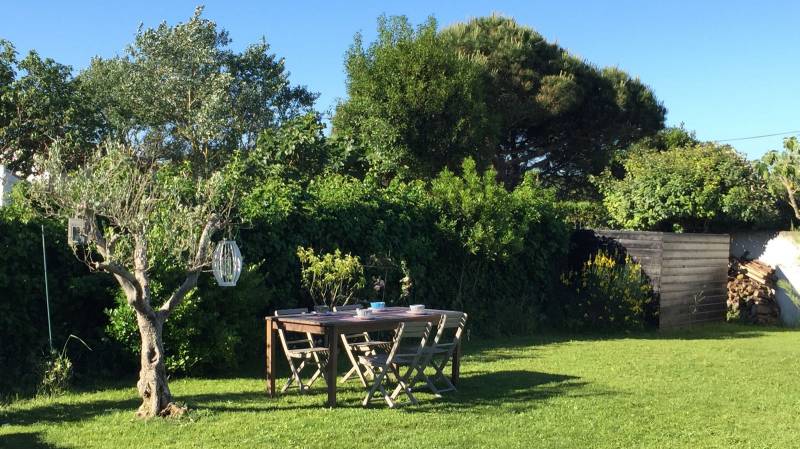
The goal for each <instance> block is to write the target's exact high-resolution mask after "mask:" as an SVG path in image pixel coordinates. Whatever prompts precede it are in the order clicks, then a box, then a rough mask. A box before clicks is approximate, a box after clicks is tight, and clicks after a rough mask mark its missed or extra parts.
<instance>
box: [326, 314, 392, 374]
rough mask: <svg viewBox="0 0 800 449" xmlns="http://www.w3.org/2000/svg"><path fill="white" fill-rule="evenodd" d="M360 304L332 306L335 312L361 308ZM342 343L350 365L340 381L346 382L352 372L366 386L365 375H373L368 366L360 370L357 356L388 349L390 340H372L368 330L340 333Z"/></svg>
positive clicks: (373, 353) (390, 344)
mask: <svg viewBox="0 0 800 449" xmlns="http://www.w3.org/2000/svg"><path fill="white" fill-rule="evenodd" d="M361 308H362V307H361V305H360V304H349V305H346V306H336V307H334V311H336V312H351V311H352V312H354V311H356V310H358V309H361ZM340 337H341V339H342V345H344V351H345V353H346V354H347V358H348V359H350V364H351V365H352V367H351V368H350V370H349V371H347V373H346V374H345V375H344V377H343V378H342V382H347V381H348V380H349V379H350V378H351V377H352V376H353V374H355V375H357V376H358V379H359V380H361V384H362V385H364V387H365V388H366V387H367V380H366V377H365V375H369V376H373V373H372V371H371V370H370V369H369V367H364V369H365V371H366V372H364V371H362V370H361V364H359V363H358V357H359V356H361V355H375V354H376V353H377V352H376V351H377V350H379V349H385V350H386V351H388V350H389V349H390V348H391V346H392V342H390V341H379V340H373V339H372V337H370V335H369V333H368V332H360V333H357V334H347V335H346V334H342V335H341V336H340Z"/></svg>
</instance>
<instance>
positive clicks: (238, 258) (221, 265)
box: [211, 240, 242, 287]
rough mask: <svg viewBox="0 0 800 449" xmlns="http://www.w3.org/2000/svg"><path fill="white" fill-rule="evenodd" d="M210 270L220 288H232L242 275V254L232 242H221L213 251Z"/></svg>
mask: <svg viewBox="0 0 800 449" xmlns="http://www.w3.org/2000/svg"><path fill="white" fill-rule="evenodd" d="M211 270H212V271H213V272H214V278H215V279H216V280H217V285H219V286H220V287H234V286H236V282H238V281H239V275H241V274H242V253H241V251H239V246H238V245H237V244H236V242H235V241H234V240H222V241H220V242H219V243H217V247H216V248H215V249H214V256H213V257H212V259H211Z"/></svg>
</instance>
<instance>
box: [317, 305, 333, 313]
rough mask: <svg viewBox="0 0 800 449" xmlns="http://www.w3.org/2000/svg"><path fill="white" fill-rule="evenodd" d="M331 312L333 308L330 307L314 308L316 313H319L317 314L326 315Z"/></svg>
mask: <svg viewBox="0 0 800 449" xmlns="http://www.w3.org/2000/svg"><path fill="white" fill-rule="evenodd" d="M330 311H331V308H330V307H328V306H314V312H317V313H326V312H330Z"/></svg>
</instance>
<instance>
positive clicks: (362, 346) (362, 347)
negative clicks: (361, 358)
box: [349, 341, 392, 352]
mask: <svg viewBox="0 0 800 449" xmlns="http://www.w3.org/2000/svg"><path fill="white" fill-rule="evenodd" d="M349 346H350V347H351V348H355V349H357V350H359V351H362V352H363V351H370V350H372V349H375V348H381V347H387V348H388V347H391V346H392V342H390V341H357V342H353V343H349Z"/></svg>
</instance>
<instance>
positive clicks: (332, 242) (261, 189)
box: [0, 161, 568, 379]
mask: <svg viewBox="0 0 800 449" xmlns="http://www.w3.org/2000/svg"><path fill="white" fill-rule="evenodd" d="M554 204H556V202H555V198H554V195H553V192H551V191H550V190H548V189H545V188H542V187H541V186H539V185H538V183H537V182H536V181H535V180H534V179H533V178H529V179H528V180H526V181H525V182H524V183H522V184H521V185H520V186H519V187H517V188H516V189H515V190H514V191H511V192H509V191H506V190H505V189H504V188H503V187H502V185H500V184H499V183H497V182H496V181H495V173H494V172H492V171H487V172H485V173H478V172H477V170H476V169H475V165H474V163H472V162H471V161H467V162H466V163H465V165H464V167H463V169H462V173H461V174H460V175H455V174H453V173H450V172H445V173H443V174H441V175H440V176H439V177H437V178H436V179H435V180H433V181H432V182H429V183H425V182H421V181H412V182H400V181H396V182H392V183H391V184H389V185H386V186H383V185H380V184H379V183H378V182H376V181H374V180H372V179H369V178H367V179H365V180H362V179H357V178H353V177H350V176H346V175H341V174H326V175H321V176H318V177H316V178H313V179H311V180H310V181H308V182H306V183H304V184H302V185H301V184H299V183H295V182H292V181H290V180H289V179H286V178H285V177H282V176H281V175H279V174H276V175H275V176H271V177H268V178H266V179H264V180H263V182H261V183H259V185H258V186H254V188H253V194H252V195H249V196H248V197H246V198H244V199H243V202H242V204H241V206H242V210H243V211H244V212H245V215H246V217H247V218H248V222H247V224H245V225H244V226H242V227H241V228H240V230H239V231H238V234H237V235H236V236H235V237H236V240H237V241H238V242H239V244H240V246H241V249H242V253H243V254H244V257H245V258H246V262H247V267H248V268H247V271H246V272H245V273H244V274H243V276H242V278H241V280H240V283H239V285H238V286H237V287H236V288H219V287H217V286H216V285H214V282H213V279H212V278H211V276H203V277H202V278H201V279H202V280H201V283H200V285H199V288H198V289H197V291H195V292H194V293H193V294H192V295H191V296H190V297H189V298H188V301H186V303H185V304H184V305H183V306H182V307H181V308H180V309H179V310H178V311H177V312H176V314H175V315H173V316H172V317H171V318H170V320H168V322H167V324H166V330H165V336H164V339H165V341H164V344H165V348H166V351H167V354H168V364H169V366H170V369H171V372H172V373H188V374H192V375H198V374H203V373H223V374H224V373H230V372H231V371H232V370H235V369H238V368H239V367H241V365H243V364H257V363H260V361H261V359H262V357H263V356H262V352H263V351H262V349H263V338H264V332H263V318H264V316H265V315H266V314H268V313H269V312H271V311H272V310H274V309H276V308H280V307H292V306H297V305H303V306H310V305H311V299H310V298H309V297H308V296H307V295H306V294H305V292H303V291H302V289H301V288H300V282H299V281H300V267H299V261H298V260H297V256H296V251H297V247H298V246H300V245H302V246H312V247H314V248H315V249H316V250H317V251H320V252H328V251H333V250H334V249H337V248H338V249H341V250H342V251H344V252H350V253H352V254H354V255H358V256H360V257H361V258H362V260H363V261H364V262H365V264H366V265H367V267H366V274H367V278H368V280H369V279H371V278H372V277H374V276H380V277H382V278H386V285H387V288H386V292H385V295H386V298H385V299H386V301H387V302H388V303H389V304H401V305H405V304H407V303H424V304H426V305H428V306H429V307H437V308H449V309H458V310H464V311H466V312H467V313H469V314H470V329H471V331H472V332H473V333H477V334H481V335H488V336H492V335H500V334H519V333H525V332H531V331H533V330H535V329H537V328H538V327H539V326H541V325H542V324H555V323H552V322H550V323H547V314H546V313H544V311H545V310H546V309H547V308H548V301H552V298H554V297H555V294H556V293H557V291H556V290H555V289H556V288H557V286H558V285H559V280H558V279H559V274H560V272H561V269H562V261H563V260H564V258H565V255H566V251H567V247H568V231H567V226H566V225H564V223H563V222H562V221H561V220H560V219H559V214H558V212H557V210H556V209H555V208H554ZM2 226H3V227H4V228H3V232H2V233H0V235H2V236H3V238H2V240H0V241H2V244H3V247H2V248H3V249H4V251H3V254H2V255H0V261H2V262H3V263H2V265H0V267H2V269H0V288H5V290H4V291H8V292H10V293H11V294H12V297H14V298H19V299H15V301H14V302H13V303H11V302H9V301H4V302H3V303H2V305H0V307H4V308H5V309H8V310H9V311H7V313H5V314H3V319H4V320H6V321H7V324H6V326H4V330H3V332H6V331H8V332H9V334H8V335H5V334H3V335H2V337H3V341H4V345H3V346H4V354H3V357H4V359H2V360H0V363H2V365H4V366H13V367H14V368H13V372H12V375H13V376H12V377H9V378H8V379H13V378H14V376H17V375H19V374H21V373H24V372H30V370H31V369H33V368H32V367H33V366H34V362H35V359H36V358H37V357H38V356H39V355H41V354H43V351H44V349H45V348H46V324H45V321H44V313H43V310H44V309H43V305H44V304H43V299H42V298H43V293H42V291H41V262H40V255H39V253H38V249H37V248H38V247H37V245H39V244H40V240H39V238H40V237H39V236H38V227H37V226H38V225H36V224H33V223H30V224H23V223H22V222H20V221H13V220H5V221H3V222H2ZM48 226H50V230H49V231H48V236H49V237H48V241H49V242H50V248H49V252H50V253H52V255H51V254H48V257H49V258H50V259H51V260H52V262H51V267H52V269H51V273H50V279H51V287H52V288H51V291H52V297H53V300H54V310H53V313H54V317H56V321H57V322H59V324H58V325H57V326H56V334H57V341H63V338H65V337H66V335H68V334H69V333H75V334H77V335H79V336H80V337H82V338H84V339H86V338H88V339H89V340H90V341H89V342H90V344H93V345H97V346H98V347H101V348H110V349H108V351H112V350H116V349H118V348H117V347H114V346H113V345H109V344H107V343H103V339H104V337H105V336H106V335H109V336H111V337H113V339H112V340H114V341H118V342H120V343H122V345H121V347H124V348H125V349H126V351H125V355H124V357H122V360H123V362H124V363H123V362H120V356H119V352H115V353H114V354H107V360H109V362H110V363H109V365H116V366H119V365H120V363H122V365H125V366H133V365H135V363H136V361H137V357H138V350H139V336H138V332H137V330H136V327H135V320H134V317H133V313H132V312H131V310H130V309H129V308H128V306H127V305H125V304H124V302H123V301H121V300H120V299H119V298H117V299H116V300H115V298H114V296H115V292H116V291H117V290H116V287H115V285H114V284H113V281H112V280H111V278H110V277H108V276H105V275H102V274H91V273H88V271H87V270H86V268H85V267H84V266H83V265H82V264H81V263H79V262H78V261H76V260H75V259H74V257H73V256H72V255H71V254H70V252H69V250H68V248H67V246H66V242H65V241H64V240H65V235H64V234H65V232H63V229H64V228H63V227H62V226H61V225H58V224H49V225H48ZM12 235H13V236H15V237H9V236H12ZM17 236H18V237H17ZM12 262H13V263H17V264H22V265H19V266H17V265H12ZM402 263H404V264H405V266H407V268H408V270H409V271H410V273H411V277H412V279H413V283H414V288H413V290H412V294H411V297H410V298H408V299H406V300H403V301H401V300H400V283H399V281H400V279H401V278H402V277H403V276H404V273H403V272H402V271H401V270H400V268H399V267H400V265H401V264H402ZM153 268H154V270H156V271H157V273H156V276H155V281H154V283H153V289H154V293H155V294H156V297H158V291H159V290H160V288H161V287H160V286H161V285H165V286H171V285H176V277H177V276H179V273H177V270H175V269H174V268H175V267H172V266H171V265H170V264H169V263H165V264H157V265H155V266H154V267H153ZM12 273H22V274H20V275H19V276H16V275H12ZM12 277H14V278H15V280H14V281H13V282H12V281H11V279H12ZM367 284H368V286H367V288H365V289H364V290H363V291H362V292H360V294H359V299H360V300H361V301H364V302H366V301H369V300H373V299H375V295H376V293H375V292H374V291H373V290H371V289H370V284H371V283H370V282H368V283H367ZM165 293H166V292H165ZM117 296H119V295H117ZM162 296H163V295H162ZM382 297H383V296H382V295H381V298H382ZM19 305H22V307H19ZM12 309H13V310H12ZM40 309H41V310H40ZM104 311H105V312H104ZM6 341H8V342H9V343H8V344H6V343H5V342H6ZM104 344H105V346H104ZM93 347H94V346H93ZM75 352H77V350H76V351H75ZM126 364H127V365H126ZM113 367H114V366H108V368H113ZM131 372H133V371H131ZM29 377H30V376H29Z"/></svg>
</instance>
